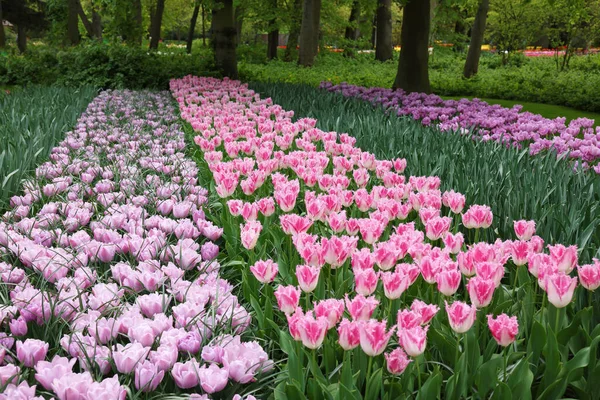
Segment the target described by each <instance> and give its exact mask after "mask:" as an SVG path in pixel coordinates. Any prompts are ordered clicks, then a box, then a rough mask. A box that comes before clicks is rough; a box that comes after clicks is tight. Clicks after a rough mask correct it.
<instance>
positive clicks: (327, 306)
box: [313, 299, 344, 329]
mask: <svg viewBox="0 0 600 400" xmlns="http://www.w3.org/2000/svg"><path fill="white" fill-rule="evenodd" d="M313 311H314V313H315V317H317V318H320V317H324V318H326V319H327V323H328V326H327V329H331V328H333V327H334V326H336V325H337V323H338V322H339V321H340V319H341V318H342V315H343V314H344V301H343V300H338V299H324V300H321V301H319V302H318V303H315V306H314V310H313Z"/></svg>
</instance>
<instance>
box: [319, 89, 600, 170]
mask: <svg viewBox="0 0 600 400" xmlns="http://www.w3.org/2000/svg"><path fill="white" fill-rule="evenodd" d="M320 87H321V88H322V89H325V90H328V91H330V92H334V93H341V94H342V95H344V96H346V97H356V98H360V99H362V100H365V101H368V102H370V103H371V104H373V105H378V106H382V107H383V108H384V109H385V110H386V111H387V112H393V113H395V114H397V115H398V116H409V117H412V118H413V119H415V120H418V121H420V122H421V123H422V124H423V125H426V126H430V125H431V126H437V127H438V128H439V129H440V130H441V131H443V132H446V131H460V132H463V133H470V132H473V133H474V134H475V135H476V136H477V137H479V138H480V139H481V140H483V141H495V142H498V143H503V144H506V145H508V146H514V147H517V148H522V147H523V146H528V147H529V153H530V154H531V155H535V154H538V153H541V152H543V151H544V150H548V151H554V152H556V154H557V156H559V157H560V156H567V157H568V158H571V159H573V160H574V161H575V165H576V166H581V167H582V168H584V169H588V168H593V170H594V171H595V172H596V173H598V174H600V164H599V163H598V161H599V160H600V127H597V128H596V129H595V130H594V120H592V119H588V118H577V119H574V120H572V121H571V122H570V123H569V124H566V118H564V117H560V118H556V119H548V118H544V117H542V116H541V115H537V114H533V113H530V112H521V109H522V106H521V105H515V106H514V107H512V108H505V107H502V106H500V105H490V104H488V103H486V102H485V101H482V100H479V99H473V100H469V99H461V100H443V99H442V98H441V97H439V96H437V95H434V94H430V95H428V94H424V93H409V94H407V93H405V92H404V91H403V90H391V89H384V88H365V87H360V86H354V85H350V84H347V83H340V84H339V85H334V84H332V83H331V82H322V83H321V85H320Z"/></svg>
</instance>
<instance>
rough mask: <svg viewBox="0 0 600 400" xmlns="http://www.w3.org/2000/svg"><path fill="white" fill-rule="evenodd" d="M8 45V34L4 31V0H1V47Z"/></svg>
mask: <svg viewBox="0 0 600 400" xmlns="http://www.w3.org/2000/svg"><path fill="white" fill-rule="evenodd" d="M4 47H6V35H5V33H4V18H3V16H2V1H0V49H3V48H4Z"/></svg>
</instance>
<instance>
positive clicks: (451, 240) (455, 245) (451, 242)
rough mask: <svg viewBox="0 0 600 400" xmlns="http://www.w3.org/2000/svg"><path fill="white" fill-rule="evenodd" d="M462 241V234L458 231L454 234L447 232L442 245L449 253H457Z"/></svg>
mask: <svg viewBox="0 0 600 400" xmlns="http://www.w3.org/2000/svg"><path fill="white" fill-rule="evenodd" d="M464 241H465V239H464V237H463V234H462V233H460V232H459V233H457V234H455V235H453V234H452V233H450V232H448V233H446V235H445V236H444V246H445V248H446V249H447V250H448V252H449V253H450V254H457V253H458V252H459V251H460V249H461V248H462V245H463V243H464Z"/></svg>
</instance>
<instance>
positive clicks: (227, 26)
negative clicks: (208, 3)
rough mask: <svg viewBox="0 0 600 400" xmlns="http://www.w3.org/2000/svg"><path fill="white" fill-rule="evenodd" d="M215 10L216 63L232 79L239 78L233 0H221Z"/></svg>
mask: <svg viewBox="0 0 600 400" xmlns="http://www.w3.org/2000/svg"><path fill="white" fill-rule="evenodd" d="M215 8H218V9H216V10H214V11H213V28H214V32H213V36H214V41H213V42H214V48H215V65H216V66H217V69H218V70H219V71H220V72H221V73H222V74H223V75H224V76H228V77H230V78H231V79H237V78H238V70H237V59H236V54H235V45H236V36H237V35H236V28H235V23H234V20H233V12H234V10H233V0H219V1H218V2H216V4H215Z"/></svg>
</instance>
